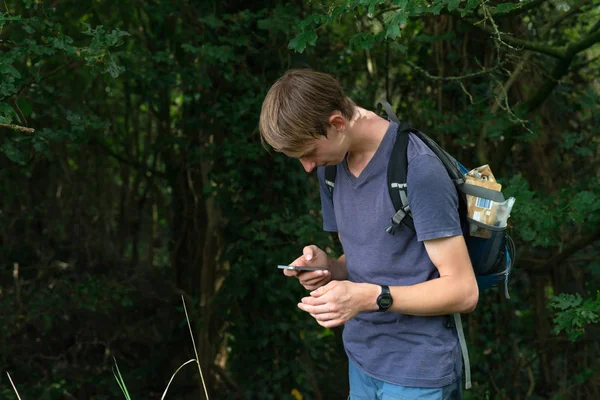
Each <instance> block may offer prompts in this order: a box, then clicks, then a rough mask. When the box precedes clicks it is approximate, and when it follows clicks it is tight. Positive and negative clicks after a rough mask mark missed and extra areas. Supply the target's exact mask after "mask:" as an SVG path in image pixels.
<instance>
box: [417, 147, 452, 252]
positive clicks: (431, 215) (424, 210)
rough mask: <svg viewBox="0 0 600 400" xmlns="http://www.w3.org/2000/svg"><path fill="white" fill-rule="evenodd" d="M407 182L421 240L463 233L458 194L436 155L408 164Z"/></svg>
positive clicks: (427, 155) (424, 156)
mask: <svg viewBox="0 0 600 400" xmlns="http://www.w3.org/2000/svg"><path fill="white" fill-rule="evenodd" d="M406 184H407V191H408V204H409V205H410V209H411V211H412V215H413V220H414V223H415V230H416V232H417V240H418V241H420V242H422V241H424V240H431V239H438V238H443V237H451V236H458V235H462V230H461V225H460V218H459V215H458V194H457V192H456V188H455V186H454V183H453V182H452V180H451V179H450V176H449V175H448V172H447V171H446V168H445V167H444V166H443V164H442V162H441V161H440V160H439V159H438V158H437V157H435V156H434V155H430V154H421V155H417V156H415V157H414V158H413V159H412V160H411V161H410V162H409V164H408V172H407V177H406Z"/></svg>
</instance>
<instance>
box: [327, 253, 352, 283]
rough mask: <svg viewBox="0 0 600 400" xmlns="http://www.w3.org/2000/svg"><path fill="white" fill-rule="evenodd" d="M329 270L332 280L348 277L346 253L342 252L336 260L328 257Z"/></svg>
mask: <svg viewBox="0 0 600 400" xmlns="http://www.w3.org/2000/svg"><path fill="white" fill-rule="evenodd" d="M329 271H330V272H331V280H332V281H345V280H346V279H348V269H347V268H346V255H345V254H342V255H341V256H340V257H339V258H338V259H337V260H336V259H333V258H331V257H329Z"/></svg>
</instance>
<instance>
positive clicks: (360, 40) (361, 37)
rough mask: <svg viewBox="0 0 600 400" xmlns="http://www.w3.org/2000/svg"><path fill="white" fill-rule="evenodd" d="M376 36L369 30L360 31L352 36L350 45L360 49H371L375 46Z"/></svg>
mask: <svg viewBox="0 0 600 400" xmlns="http://www.w3.org/2000/svg"><path fill="white" fill-rule="evenodd" d="M373 41H374V37H373V35H372V34H370V33H368V32H359V33H357V34H354V35H352V36H351V37H350V46H352V47H354V48H355V49H358V50H366V49H370V48H371V47H372V46H373Z"/></svg>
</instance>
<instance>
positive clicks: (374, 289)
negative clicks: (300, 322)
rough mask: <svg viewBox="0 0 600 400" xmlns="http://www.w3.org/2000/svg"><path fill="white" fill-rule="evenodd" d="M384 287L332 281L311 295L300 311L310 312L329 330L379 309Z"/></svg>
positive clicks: (305, 299)
mask: <svg viewBox="0 0 600 400" xmlns="http://www.w3.org/2000/svg"><path fill="white" fill-rule="evenodd" d="M379 291H380V288H379V286H377V285H371V284H368V283H354V282H350V281H331V282H329V283H328V284H327V285H325V286H321V287H320V288H318V289H317V290H314V291H312V292H310V297H304V298H303V299H302V302H301V303H298V308H300V309H301V310H303V311H306V312H308V313H310V315H312V316H313V317H314V318H315V319H316V320H317V323H318V324H319V325H321V326H323V327H325V328H332V327H334V326H338V325H342V324H345V323H346V322H348V321H349V320H351V319H352V318H354V317H355V316H356V314H358V313H359V312H362V311H369V310H371V311H375V310H377V304H376V300H377V296H378V295H379Z"/></svg>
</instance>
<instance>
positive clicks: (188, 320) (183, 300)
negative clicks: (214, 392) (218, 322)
mask: <svg viewBox="0 0 600 400" xmlns="http://www.w3.org/2000/svg"><path fill="white" fill-rule="evenodd" d="M181 301H182V302H183V311H185V319H186V320H187V324H188V328H189V329H190V336H191V337H192V344H193V345H194V354H196V364H198V371H200V379H202V387H203V388H204V395H205V396H206V400H209V398H208V391H207V390H206V383H205V382H204V375H202V368H201V367H200V357H198V350H196V341H195V340H194V333H193V332H192V325H191V324H190V318H189V317H188V312H187V308H186V307H185V299H184V298H183V296H181Z"/></svg>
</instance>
